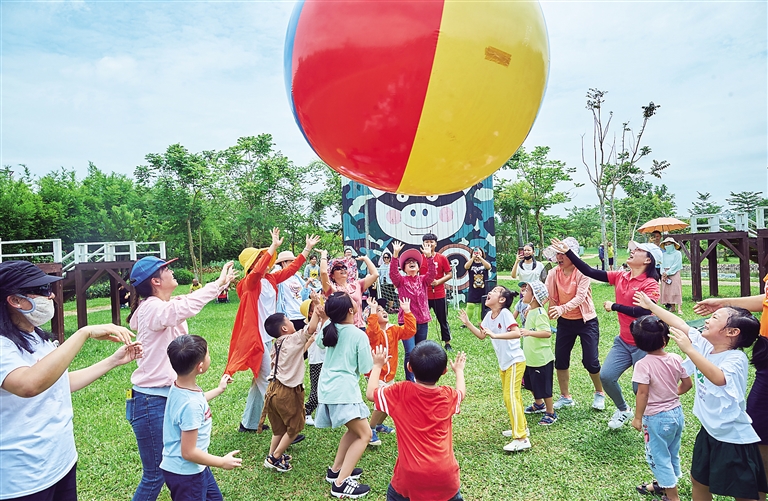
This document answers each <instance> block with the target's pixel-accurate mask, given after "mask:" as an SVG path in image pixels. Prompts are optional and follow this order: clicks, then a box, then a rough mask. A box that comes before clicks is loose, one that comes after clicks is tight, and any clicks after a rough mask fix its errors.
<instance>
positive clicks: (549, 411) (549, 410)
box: [536, 397, 555, 414]
mask: <svg viewBox="0 0 768 501" xmlns="http://www.w3.org/2000/svg"><path fill="white" fill-rule="evenodd" d="M536 403H537V404H538V403H539V401H538V400H537V401H536ZM544 404H545V405H546V406H547V414H554V413H555V408H554V407H553V402H552V397H549V398H545V399H544Z"/></svg>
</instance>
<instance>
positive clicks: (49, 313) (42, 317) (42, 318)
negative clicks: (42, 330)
mask: <svg viewBox="0 0 768 501" xmlns="http://www.w3.org/2000/svg"><path fill="white" fill-rule="evenodd" d="M17 297H21V298H24V299H26V300H27V301H29V302H30V303H32V308H31V309H29V310H21V309H20V310H19V312H21V313H22V314H23V315H24V316H25V317H26V318H27V320H28V321H29V323H30V324H32V325H34V326H35V327H39V326H41V325H43V324H44V323H46V322H48V321H50V320H51V319H52V318H53V313H54V311H55V306H54V304H53V300H52V299H49V298H47V297H45V296H37V297H35V298H31V297H27V296H23V295H21V294H17Z"/></svg>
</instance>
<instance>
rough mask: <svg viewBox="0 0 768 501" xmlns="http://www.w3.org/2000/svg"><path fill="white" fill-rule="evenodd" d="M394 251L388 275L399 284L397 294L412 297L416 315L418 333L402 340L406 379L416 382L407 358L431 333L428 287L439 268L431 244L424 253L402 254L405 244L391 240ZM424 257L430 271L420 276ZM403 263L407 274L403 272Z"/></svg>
mask: <svg viewBox="0 0 768 501" xmlns="http://www.w3.org/2000/svg"><path fill="white" fill-rule="evenodd" d="M392 250H393V252H392V261H391V262H390V264H389V278H390V280H392V283H393V284H394V286H395V287H397V294H398V296H399V297H400V299H402V298H407V299H410V300H411V312H412V313H413V316H414V317H416V335H415V336H413V337H412V338H409V339H404V340H403V349H404V350H405V357H404V359H403V366H404V367H405V378H406V379H407V380H408V381H413V380H414V379H413V373H412V372H411V371H409V370H408V360H410V357H411V350H413V347H414V346H416V345H417V344H419V343H420V342H422V341H424V340H425V339H427V333H428V332H429V321H430V320H432V315H430V314H429V299H428V297H427V287H429V286H430V284H431V283H432V281H433V280H434V279H435V277H436V276H437V268H436V267H435V261H434V258H435V253H434V251H433V250H432V247H430V246H427V245H422V246H421V252H419V251H417V250H416V249H408V250H407V251H405V252H403V255H402V256H400V251H402V250H403V243H402V242H398V241H397V240H395V241H394V242H392ZM424 259H426V260H427V273H426V274H425V275H420V274H419V270H420V269H421V264H422V262H423V260H424ZM400 263H402V269H403V272H404V273H405V275H401V274H400V268H401V266H400ZM404 321H405V320H404V314H403V312H402V311H400V312H398V314H397V323H399V324H401V325H402V324H403V322H404Z"/></svg>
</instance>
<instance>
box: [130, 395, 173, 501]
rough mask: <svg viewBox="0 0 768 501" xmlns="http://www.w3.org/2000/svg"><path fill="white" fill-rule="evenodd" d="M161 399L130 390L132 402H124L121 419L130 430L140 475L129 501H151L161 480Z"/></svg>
mask: <svg viewBox="0 0 768 501" xmlns="http://www.w3.org/2000/svg"><path fill="white" fill-rule="evenodd" d="M166 400H168V399H167V398H165V397H161V396H158V395H146V394H144V393H139V392H138V391H136V390H133V398H129V399H128V400H126V402H125V417H126V418H127V419H128V421H129V422H130V423H131V426H132V427H133V433H135V434H136V442H137V443H138V445H139V457H141V466H142V468H143V469H144V472H143V474H142V476H141V482H140V483H139V486H138V487H137V488H136V493H135V494H134V495H133V501H155V500H156V499H157V496H158V495H159V494H160V489H162V488H163V484H164V483H165V479H164V478H163V472H162V470H160V461H162V459H163V418H164V416H165V402H166Z"/></svg>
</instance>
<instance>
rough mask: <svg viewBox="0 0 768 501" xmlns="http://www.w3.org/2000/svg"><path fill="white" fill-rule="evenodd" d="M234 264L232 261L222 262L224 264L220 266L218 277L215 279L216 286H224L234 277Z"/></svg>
mask: <svg viewBox="0 0 768 501" xmlns="http://www.w3.org/2000/svg"><path fill="white" fill-rule="evenodd" d="M234 266H235V263H234V261H228V262H227V263H225V264H224V266H222V267H221V273H220V274H219V278H218V279H217V280H216V285H217V286H218V287H224V286H225V285H227V284H229V283H231V282H232V280H234V279H235V277H236V276H237V275H236V274H235V269H234Z"/></svg>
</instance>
